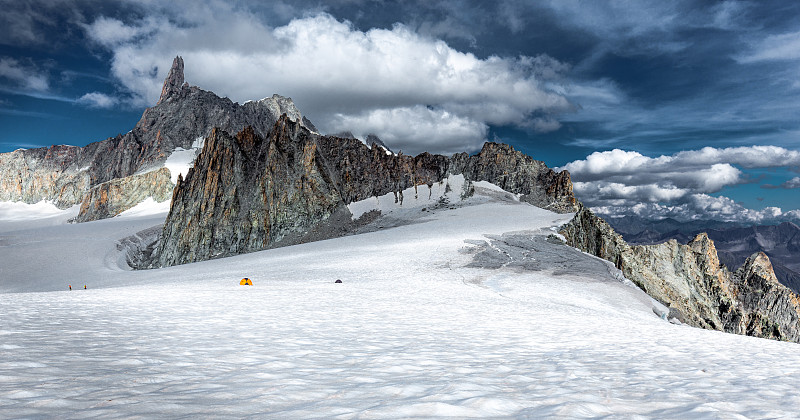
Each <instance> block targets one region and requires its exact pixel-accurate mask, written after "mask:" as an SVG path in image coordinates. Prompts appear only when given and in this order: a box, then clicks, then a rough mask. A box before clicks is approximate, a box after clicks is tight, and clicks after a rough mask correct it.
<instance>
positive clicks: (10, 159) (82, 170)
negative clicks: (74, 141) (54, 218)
mask: <svg viewBox="0 0 800 420" xmlns="http://www.w3.org/2000/svg"><path fill="white" fill-rule="evenodd" d="M81 153H82V150H81V148H79V147H74V146H51V147H47V148H41V149H30V150H15V151H13V152H10V153H0V201H25V202H27V203H37V202H39V201H42V200H53V202H54V204H55V205H57V206H58V207H60V208H66V207H69V206H72V205H74V204H77V203H79V202H80V201H81V199H82V198H83V194H84V193H85V192H86V191H87V190H88V189H89V187H90V186H91V185H92V177H91V173H90V172H89V168H88V167H82V166H81V159H80V156H81Z"/></svg>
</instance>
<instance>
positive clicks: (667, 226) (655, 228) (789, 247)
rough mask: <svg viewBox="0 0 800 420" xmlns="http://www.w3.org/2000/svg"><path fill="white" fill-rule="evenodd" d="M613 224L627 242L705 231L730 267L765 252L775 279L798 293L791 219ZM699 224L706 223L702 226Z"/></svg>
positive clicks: (799, 240) (799, 241) (796, 236)
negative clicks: (743, 222)
mask: <svg viewBox="0 0 800 420" xmlns="http://www.w3.org/2000/svg"><path fill="white" fill-rule="evenodd" d="M637 222H638V223H637ZM615 223H616V224H617V225H619V226H620V227H617V225H614V224H615ZM612 225H613V226H614V228H615V229H614V230H616V231H617V232H618V233H620V234H621V235H622V236H623V237H624V238H625V240H626V241H627V242H628V243H630V244H642V245H646V244H655V243H661V242H665V241H667V240H669V239H676V240H677V241H678V242H686V241H687V240H688V239H690V238H693V237H694V236H696V235H697V234H698V233H700V232H707V233H708V237H709V238H711V239H713V240H714V243H715V244H716V246H717V250H718V252H719V259H720V261H721V262H722V263H723V264H725V265H726V266H728V267H729V268H730V269H733V268H735V267H739V266H740V265H742V264H744V262H745V261H746V260H747V259H748V258H749V257H750V256H751V255H753V254H754V253H756V252H764V253H765V254H767V256H769V259H770V261H771V262H772V268H773V270H774V271H775V275H776V276H777V278H778V281H780V282H781V284H783V285H784V286H786V287H788V288H790V289H792V290H793V291H794V292H795V293H800V227H798V226H797V225H796V224H794V223H790V222H784V223H781V224H779V225H762V226H748V227H742V226H731V224H730V223H728V224H725V223H721V222H713V221H700V222H697V221H695V222H689V223H684V224H682V225H681V224H680V223H679V222H677V221H674V220H669V219H665V220H662V221H653V222H650V224H649V225H646V224H645V223H643V221H636V220H635V219H634V222H633V223H631V222H625V221H624V220H623V219H616V220H614V221H612ZM698 225H700V226H702V225H706V227H704V228H702V229H701V228H700V227H698Z"/></svg>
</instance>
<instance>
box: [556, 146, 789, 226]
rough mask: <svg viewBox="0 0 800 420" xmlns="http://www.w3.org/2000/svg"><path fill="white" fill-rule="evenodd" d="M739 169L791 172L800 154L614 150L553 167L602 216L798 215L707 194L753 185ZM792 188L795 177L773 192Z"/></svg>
mask: <svg viewBox="0 0 800 420" xmlns="http://www.w3.org/2000/svg"><path fill="white" fill-rule="evenodd" d="M740 167H741V168H747V169H754V168H797V167H800V152H798V151H796V150H788V149H785V148H782V147H776V146H751V147H729V148H712V147H705V148H702V149H699V150H689V151H681V152H679V153H675V154H673V155H662V156H658V157H648V156H644V155H642V154H641V153H638V152H633V151H624V150H619V149H614V150H610V151H604V152H595V153H592V154H591V155H589V156H587V157H586V159H583V160H578V161H574V162H570V163H568V164H566V165H564V166H563V167H561V168H559V169H566V170H568V171H569V172H570V174H571V175H572V179H573V181H574V191H575V195H576V196H577V197H578V199H580V200H582V201H583V202H584V203H585V204H587V205H589V206H590V207H592V208H594V209H595V210H596V211H597V212H599V213H602V214H611V215H625V214H631V215H637V216H641V217H645V218H663V217H673V218H676V219H681V220H687V219H697V218H708V219H717V220H731V221H740V222H756V223H767V222H772V221H777V220H787V219H793V218H798V217H800V211H798V210H793V211H788V212H784V211H783V210H781V209H780V208H777V207H767V208H765V209H762V210H752V209H748V208H746V207H744V206H743V205H741V204H740V203H737V202H735V201H733V200H731V199H730V198H728V197H725V196H713V195H711V194H714V193H719V192H720V191H722V190H723V189H724V188H725V187H730V186H735V185H740V184H746V183H751V182H753V180H752V179H751V178H750V177H748V176H746V175H745V174H744V172H743V171H742V170H741V169H740ZM797 187H800V178H797V177H795V178H793V179H791V180H788V181H786V182H785V183H784V184H782V185H781V186H780V187H774V188H797Z"/></svg>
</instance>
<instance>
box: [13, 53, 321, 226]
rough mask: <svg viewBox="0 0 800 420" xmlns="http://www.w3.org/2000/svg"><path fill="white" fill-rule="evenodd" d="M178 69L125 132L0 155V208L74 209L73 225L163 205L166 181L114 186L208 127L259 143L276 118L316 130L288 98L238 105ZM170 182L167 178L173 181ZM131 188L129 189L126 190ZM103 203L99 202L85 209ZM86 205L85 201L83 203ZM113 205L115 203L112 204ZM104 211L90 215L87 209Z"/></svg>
mask: <svg viewBox="0 0 800 420" xmlns="http://www.w3.org/2000/svg"><path fill="white" fill-rule="evenodd" d="M183 70H184V63H183V59H182V58H181V57H175V59H174V60H173V62H172V67H171V68H170V71H169V74H168V75H167V77H166V79H165V80H164V86H163V88H162V91H161V97H160V98H159V100H158V103H156V105H155V106H153V107H151V108H147V109H145V111H144V112H143V113H142V118H141V119H140V120H139V122H138V123H136V125H135V126H134V127H133V129H131V131H129V132H127V133H125V134H121V135H117V136H116V137H111V138H108V139H106V140H103V141H99V142H95V143H90V144H88V145H86V146H85V147H75V146H51V147H46V148H39V149H28V150H16V151H14V152H10V153H2V154H0V201H22V202H26V203H31V204H32V203H37V202H39V201H42V200H47V201H51V202H53V203H54V204H55V205H56V206H58V207H59V208H67V207H71V206H74V205H76V204H81V209H86V211H87V212H82V213H81V214H80V215H79V217H78V220H79V221H89V220H97V219H102V218H105V217H112V216H114V215H116V214H118V213H119V212H121V211H124V210H126V209H127V208H130V207H131V206H132V205H136V204H137V203H139V202H141V201H142V200H144V199H146V198H147V197H154V198H156V199H160V200H168V199H169V197H170V195H169V194H164V193H163V190H164V188H167V187H168V188H169V189H171V188H172V184H171V181H170V176H169V174H167V175H165V176H160V175H159V176H158V177H157V178H158V179H155V178H156V177H154V176H149V177H147V178H138V180H143V179H147V185H145V184H142V183H140V182H139V181H138V180H137V179H129V180H127V181H120V180H121V179H124V178H128V177H131V176H134V175H141V174H144V173H147V172H151V171H156V170H159V169H160V168H162V167H164V164H165V162H166V161H167V159H168V158H169V157H170V155H172V154H173V152H175V151H176V150H178V151H181V150H189V149H192V148H193V147H196V146H197V145H198V144H199V143H201V142H202V139H204V138H205V137H207V136H208V135H209V134H211V130H212V129H213V128H214V127H219V128H221V129H223V130H226V131H230V132H239V131H241V130H242V129H244V128H245V127H248V126H249V127H252V129H253V130H254V131H255V132H256V133H258V134H259V135H261V136H266V135H267V133H268V132H269V131H270V130H271V129H272V126H273V124H275V122H276V121H278V118H279V117H280V116H281V115H282V114H287V115H288V116H289V117H290V118H292V119H294V120H296V121H298V123H299V124H300V125H302V126H305V127H308V128H309V129H310V130H311V131H316V128H315V127H314V125H313V124H312V123H311V122H310V121H309V120H308V119H307V118H305V117H304V116H303V115H302V114H301V112H300V111H299V110H298V109H297V107H296V106H295V104H294V102H293V101H292V100H291V98H285V97H283V96H280V95H273V96H272V97H269V98H264V99H261V100H259V101H251V102H247V103H244V104H238V103H236V102H232V101H231V100H230V99H228V98H221V97H219V96H217V95H216V94H214V93H213V92H209V91H206V90H203V89H200V88H198V87H196V86H190V85H189V84H188V83H186V82H185V81H184V74H183ZM176 176H177V175H176V174H173V175H172V178H173V179H174V178H175V177H176ZM110 181H114V182H115V183H117V184H119V183H121V182H124V183H125V184H126V185H127V186H128V187H127V188H123V189H118V190H119V191H120V192H121V193H122V194H128V192H131V191H135V193H132V194H133V195H128V196H125V197H121V196H119V195H114V196H108V195H107V194H101V193H100V191H94V192H92V190H93V189H98V188H99V189H105V190H109V188H108V186H101V184H104V183H106V182H110ZM130 187H134V188H130ZM97 197H105V199H106V200H107V202H103V203H96V202H91V200H95V199H96V198H97ZM87 200H88V201H87ZM113 202H117V204H114V203H113ZM101 208H102V209H105V210H103V211H100V212H92V211H91V210H92V209H101Z"/></svg>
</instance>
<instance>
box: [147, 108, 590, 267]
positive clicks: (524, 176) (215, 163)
mask: <svg viewBox="0 0 800 420" xmlns="http://www.w3.org/2000/svg"><path fill="white" fill-rule="evenodd" d="M461 173H463V174H464V176H465V178H466V179H467V180H468V181H489V182H494V183H497V182H500V183H502V185H501V186H503V187H504V188H506V189H507V190H508V191H510V192H514V193H520V194H525V196H526V197H529V201H531V202H534V203H535V204H545V205H546V207H548V208H551V209H555V210H562V211H569V210H570V209H571V208H570V206H571V205H573V203H574V202H575V199H574V197H573V196H572V184H571V182H570V180H569V174H568V173H566V172H562V173H560V174H556V173H555V172H553V171H552V170H551V169H549V168H547V167H546V166H544V164H542V163H541V162H537V161H534V160H533V159H530V158H529V157H527V156H525V155H523V154H521V153H519V152H517V151H515V150H514V149H513V148H511V147H510V146H507V145H501V144H498V143H486V144H485V145H484V147H483V150H481V152H480V153H478V154H477V155H475V156H467V155H466V154H459V155H456V156H454V157H452V158H448V157H446V156H441V155H432V154H430V153H422V154H420V155H418V156H415V157H411V156H405V155H402V154H397V155H392V154H386V153H385V151H383V150H381V149H380V148H370V147H367V146H366V145H365V144H364V143H362V142H361V141H358V140H356V139H348V138H338V137H332V136H319V135H318V134H316V133H313V132H312V131H310V130H309V129H308V128H306V127H304V126H302V125H300V124H298V123H297V122H295V121H293V120H292V119H291V118H289V117H287V116H282V117H281V118H280V119H279V120H278V122H276V123H275V126H274V128H273V129H272V130H271V131H270V134H269V135H268V137H266V138H263V137H261V136H260V135H259V134H258V133H257V132H256V131H255V130H254V129H252V128H246V129H245V130H243V131H241V132H239V133H238V134H237V135H236V136H231V135H230V134H228V133H227V132H225V131H224V130H216V129H215V130H214V131H213V132H212V134H211V135H210V136H209V137H208V138H207V139H206V141H205V144H204V147H203V150H202V152H201V153H200V155H199V156H198V158H197V160H196V161H195V166H194V167H193V168H192V169H191V170H190V171H189V173H188V174H187V176H186V179H185V180H184V179H179V182H178V185H177V186H176V187H175V193H174V195H173V202H172V209H171V211H170V214H169V216H168V217H167V221H166V224H165V226H164V233H163V235H162V238H163V239H162V242H161V243H160V245H159V247H158V249H157V251H156V253H155V260H154V262H153V266H169V265H175V264H184V263H189V262H194V261H202V260H207V259H211V258H218V257H224V256H230V255H236V254H240V253H244V252H252V251H257V250H261V249H266V248H269V247H274V246H281V245H287V244H292V243H297V242H298V241H304V240H312V239H314V238H318V237H320V236H319V235H322V236H323V237H324V236H326V235H329V234H331V232H336V231H337V230H340V231H344V230H346V229H344V228H342V227H341V226H342V223H347V222H346V221H347V220H350V217H349V211H347V209H346V207H345V206H346V205H347V204H349V203H351V202H354V201H359V200H363V199H366V198H369V197H374V196H381V195H384V194H388V193H392V192H394V193H395V197H396V199H397V201H398V202H402V199H403V197H402V191H403V190H405V189H407V188H417V187H419V186H425V185H427V186H429V187H430V186H432V185H433V184H434V183H436V182H439V181H441V180H443V179H444V178H445V177H447V176H448V174H461ZM542 183H546V184H542ZM467 185H468V186H471V183H470V182H468V183H467ZM470 191H471V190H467V191H465V192H463V194H469V193H470ZM319 232H323V233H322V234H320V233H319ZM339 233H342V232H339Z"/></svg>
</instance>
